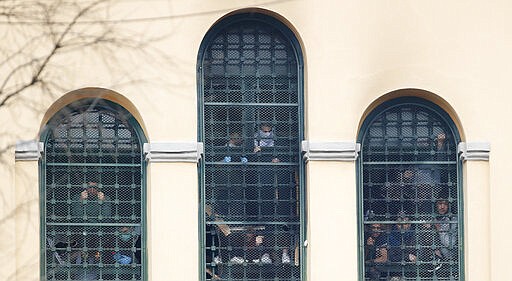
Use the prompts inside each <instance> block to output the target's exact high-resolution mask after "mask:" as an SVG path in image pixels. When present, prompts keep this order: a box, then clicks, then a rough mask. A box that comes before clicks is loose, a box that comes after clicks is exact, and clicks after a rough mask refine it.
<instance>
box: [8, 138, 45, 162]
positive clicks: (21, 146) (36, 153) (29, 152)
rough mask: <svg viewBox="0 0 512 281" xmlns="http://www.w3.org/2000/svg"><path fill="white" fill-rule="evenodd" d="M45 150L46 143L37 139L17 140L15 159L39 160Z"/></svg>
mask: <svg viewBox="0 0 512 281" xmlns="http://www.w3.org/2000/svg"><path fill="white" fill-rule="evenodd" d="M43 151H44V143H42V142H38V141H37V140H26V141H17V142H16V150H15V152H14V159H15V161H38V160H39V159H40V158H41V154H42V153H43Z"/></svg>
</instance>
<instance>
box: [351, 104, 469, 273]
mask: <svg viewBox="0 0 512 281" xmlns="http://www.w3.org/2000/svg"><path fill="white" fill-rule="evenodd" d="M372 116H373V119H372V120H371V121H370V122H369V123H368V126H367V128H366V129H365V130H366V131H365V134H364V137H363V139H362V151H361V157H362V195H361V197H362V207H363V210H362V213H363V216H364V217H363V218H362V219H363V220H362V221H363V224H362V229H363V236H362V237H361V238H362V243H363V248H364V253H363V256H364V276H365V279H364V280H459V264H460V257H459V245H460V244H461V243H460V241H459V237H461V236H460V229H459V221H460V218H459V209H458V208H459V206H460V204H459V203H460V202H459V200H460V197H461V195H460V194H459V188H458V186H459V185H458V162H457V151H456V143H457V142H456V141H457V140H456V136H455V135H454V133H453V131H452V127H451V126H450V124H448V123H447V122H446V121H444V120H443V118H442V117H441V115H440V113H439V112H437V111H435V110H432V109H430V108H429V107H427V106H424V105H422V104H421V103H418V104H410V103H407V104H398V105H396V106H390V107H387V108H383V109H381V110H380V112H376V113H374V115H372Z"/></svg>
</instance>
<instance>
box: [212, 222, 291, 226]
mask: <svg viewBox="0 0 512 281" xmlns="http://www.w3.org/2000/svg"><path fill="white" fill-rule="evenodd" d="M206 224H212V225H223V224H229V225H300V222H276V221H266V222H262V221H207V222H206Z"/></svg>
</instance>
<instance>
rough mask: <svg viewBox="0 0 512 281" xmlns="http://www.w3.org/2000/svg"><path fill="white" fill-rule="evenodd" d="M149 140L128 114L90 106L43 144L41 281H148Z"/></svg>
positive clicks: (73, 113) (56, 120)
mask: <svg viewBox="0 0 512 281" xmlns="http://www.w3.org/2000/svg"><path fill="white" fill-rule="evenodd" d="M145 140H146V139H145V137H144V135H143V133H142V130H141V128H140V126H139V125H138V123H137V122H136V121H135V119H134V118H133V116H131V115H130V113H128V112H127V111H126V110H125V109H124V108H122V107H121V106H119V105H117V104H115V103H112V102H109V101H106V100H102V99H82V100H79V101H76V102H74V103H72V104H69V105H68V106H66V107H64V108H62V109H61V110H60V111H59V112H58V113H57V114H55V115H54V116H53V117H52V118H51V120H50V121H49V122H48V124H47V126H46V128H45V130H44V132H43V134H42V136H41V141H42V142H43V143H44V156H43V158H42V160H41V177H42V181H41V192H42V194H41V195H42V196H41V213H42V217H41V229H42V241H41V246H42V247H43V248H42V256H41V258H42V259H41V265H42V269H41V270H42V272H41V275H42V276H41V280H146V277H145V269H144V264H145V250H144V249H145V221H146V218H145V216H146V211H145V179H144V178H145V170H146V168H145V163H144V158H143V154H142V145H143V143H144V142H145Z"/></svg>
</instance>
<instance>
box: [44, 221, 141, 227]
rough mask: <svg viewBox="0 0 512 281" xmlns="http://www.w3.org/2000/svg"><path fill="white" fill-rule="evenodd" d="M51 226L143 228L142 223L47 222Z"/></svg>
mask: <svg viewBox="0 0 512 281" xmlns="http://www.w3.org/2000/svg"><path fill="white" fill-rule="evenodd" d="M46 225H50V226H120V227H123V226H141V225H142V223H109V222H105V223H67V222H47V223H46Z"/></svg>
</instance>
